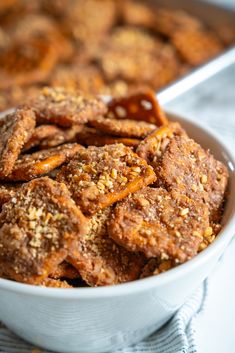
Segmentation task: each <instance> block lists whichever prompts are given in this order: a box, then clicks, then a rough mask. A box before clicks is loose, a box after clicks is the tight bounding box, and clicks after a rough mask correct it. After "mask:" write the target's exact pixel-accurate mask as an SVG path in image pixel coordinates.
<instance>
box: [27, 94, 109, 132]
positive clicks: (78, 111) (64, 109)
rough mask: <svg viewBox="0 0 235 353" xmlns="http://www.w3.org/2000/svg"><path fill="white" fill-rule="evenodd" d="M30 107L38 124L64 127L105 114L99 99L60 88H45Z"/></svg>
mask: <svg viewBox="0 0 235 353" xmlns="http://www.w3.org/2000/svg"><path fill="white" fill-rule="evenodd" d="M31 105H32V106H33V109H34V111H35V114H36V117H37V120H38V121H39V122H40V123H55V124H58V125H61V126H65V127H66V126H67V127H70V126H72V125H73V124H83V123H86V122H87V121H88V120H89V119H91V118H94V116H99V115H102V114H105V113H106V110H107V108H106V105H105V104H104V102H103V101H102V100H101V99H100V98H95V97H92V96H86V95H83V94H82V93H81V92H80V91H74V90H68V89H64V88H62V87H57V88H49V87H45V88H44V89H43V90H42V92H41V95H40V96H39V97H38V98H37V99H35V100H33V101H32V104H31Z"/></svg>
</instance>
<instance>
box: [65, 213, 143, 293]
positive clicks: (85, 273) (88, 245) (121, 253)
mask: <svg viewBox="0 0 235 353" xmlns="http://www.w3.org/2000/svg"><path fill="white" fill-rule="evenodd" d="M111 213H112V209H110V208H106V209H105V210H102V211H99V212H98V213H97V214H95V215H94V216H93V217H91V218H90V219H89V230H88V232H87V233H86V234H84V235H83V236H81V237H80V238H79V250H78V253H77V255H76V257H69V261H70V262H71V263H72V264H73V266H74V267H76V268H77V269H78V271H79V273H80V274H81V276H82V278H83V280H85V281H86V282H87V283H88V284H89V285H90V286H92V287H93V286H105V285H113V284H118V283H124V282H128V281H133V280H135V279H137V278H138V277H139V274H140V271H141V269H142V267H143V265H144V263H145V258H144V257H143V256H142V255H140V254H138V253H137V254H133V253H130V252H128V251H127V250H126V249H124V248H123V247H121V246H119V245H117V244H116V243H115V242H114V241H113V240H112V239H110V238H109V236H108V234H107V220H108V219H109V217H110V215H111Z"/></svg>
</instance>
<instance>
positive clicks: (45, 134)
mask: <svg viewBox="0 0 235 353" xmlns="http://www.w3.org/2000/svg"><path fill="white" fill-rule="evenodd" d="M60 131H61V129H60V128H58V127H57V126H54V125H40V126H37V127H36V128H35V130H34V132H33V133H32V136H31V137H30V139H29V140H28V141H27V142H26V143H25V145H24V148H23V151H24V152H25V151H28V150H30V149H31V148H34V147H37V146H38V145H40V143H41V142H42V141H43V140H44V139H46V138H50V137H54V135H57V134H58V133H60Z"/></svg>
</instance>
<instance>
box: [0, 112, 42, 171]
mask: <svg viewBox="0 0 235 353" xmlns="http://www.w3.org/2000/svg"><path fill="white" fill-rule="evenodd" d="M34 127H35V114H34V112H33V111H32V109H30V108H27V107H21V108H18V109H17V110H16V111H15V112H13V113H11V114H8V115H6V116H4V117H3V118H2V119H1V120H0V136H1V140H0V178H4V177H5V176H7V175H8V174H10V173H11V171H12V169H13V167H14V164H15V162H16V160H17V158H18V156H19V154H20V152H21V149H22V147H23V145H24V143H25V142H26V141H27V140H28V139H29V138H30V136H31V134H32V133H33V129H34Z"/></svg>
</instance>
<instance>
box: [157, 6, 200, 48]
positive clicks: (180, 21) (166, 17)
mask: <svg viewBox="0 0 235 353" xmlns="http://www.w3.org/2000/svg"><path fill="white" fill-rule="evenodd" d="M155 16H156V19H157V20H155V21H154V25H153V28H154V29H155V30H157V31H158V32H160V33H161V34H163V35H165V36H167V37H172V36H173V35H174V34H175V33H176V32H178V31H180V30H182V31H187V30H200V29H201V28H202V27H203V24H202V22H201V21H200V20H199V19H198V18H197V17H194V16H192V15H190V14H189V13H188V12H186V11H183V10H176V9H166V8H158V9H157V10H156V13H155ZM205 49H206V48H205Z"/></svg>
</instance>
